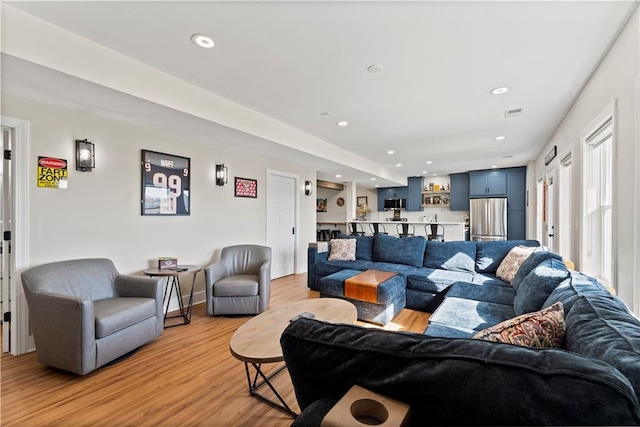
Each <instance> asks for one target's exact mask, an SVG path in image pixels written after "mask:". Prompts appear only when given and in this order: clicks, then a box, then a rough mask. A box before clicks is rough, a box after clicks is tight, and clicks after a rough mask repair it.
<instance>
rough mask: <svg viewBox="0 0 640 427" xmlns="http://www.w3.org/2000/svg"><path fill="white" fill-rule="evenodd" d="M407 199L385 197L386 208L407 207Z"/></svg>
mask: <svg viewBox="0 0 640 427" xmlns="http://www.w3.org/2000/svg"><path fill="white" fill-rule="evenodd" d="M406 203H407V199H384V210H385V211H390V210H397V209H404V208H405V207H406Z"/></svg>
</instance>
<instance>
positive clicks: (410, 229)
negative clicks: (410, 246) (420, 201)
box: [396, 224, 416, 237]
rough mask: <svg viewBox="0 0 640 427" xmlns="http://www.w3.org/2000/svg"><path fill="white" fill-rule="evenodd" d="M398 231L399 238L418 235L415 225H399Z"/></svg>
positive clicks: (397, 226)
mask: <svg viewBox="0 0 640 427" xmlns="http://www.w3.org/2000/svg"><path fill="white" fill-rule="evenodd" d="M396 230H398V237H409V236H413V235H414V234H415V233H416V228H415V227H414V226H413V224H397V225H396Z"/></svg>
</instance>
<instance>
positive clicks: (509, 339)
mask: <svg viewBox="0 0 640 427" xmlns="http://www.w3.org/2000/svg"><path fill="white" fill-rule="evenodd" d="M564 336H565V323H564V310H563V309H562V303H561V302H557V303H555V304H553V305H552V306H551V307H549V308H545V309H542V310H540V311H536V312H534V313H527V314H523V315H521V316H516V317H514V318H513V319H508V320H505V321H504V322H501V323H498V324H497V325H495V326H491V327H490V328H487V329H484V330H482V331H480V332H478V333H477V334H475V335H474V336H473V339H476V340H485V341H493V342H502V343H507V344H515V345H520V346H522V347H534V348H562V345H563V344H564Z"/></svg>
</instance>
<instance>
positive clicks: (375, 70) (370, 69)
mask: <svg viewBox="0 0 640 427" xmlns="http://www.w3.org/2000/svg"><path fill="white" fill-rule="evenodd" d="M367 71H368V72H370V73H372V74H374V73H379V72H380V71H382V65H378V64H373V65H369V66H368V67H367Z"/></svg>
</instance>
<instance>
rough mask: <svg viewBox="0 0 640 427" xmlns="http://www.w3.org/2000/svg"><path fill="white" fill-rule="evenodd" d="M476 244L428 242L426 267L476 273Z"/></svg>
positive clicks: (425, 256)
mask: <svg viewBox="0 0 640 427" xmlns="http://www.w3.org/2000/svg"><path fill="white" fill-rule="evenodd" d="M475 260H476V244H475V242H464V241H462V242H437V241H435V240H430V241H427V248H426V250H425V252H424V266H425V267H430V268H441V269H443V270H453V271H469V272H472V273H473V272H474V271H475Z"/></svg>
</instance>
